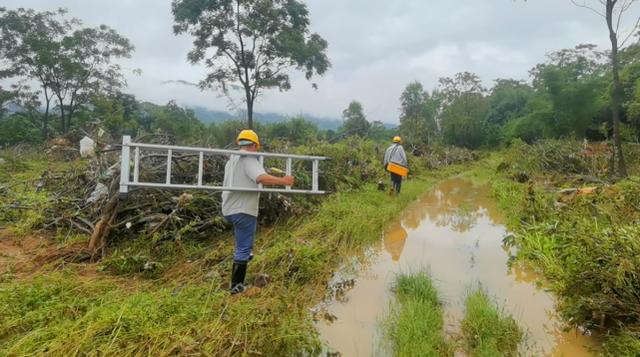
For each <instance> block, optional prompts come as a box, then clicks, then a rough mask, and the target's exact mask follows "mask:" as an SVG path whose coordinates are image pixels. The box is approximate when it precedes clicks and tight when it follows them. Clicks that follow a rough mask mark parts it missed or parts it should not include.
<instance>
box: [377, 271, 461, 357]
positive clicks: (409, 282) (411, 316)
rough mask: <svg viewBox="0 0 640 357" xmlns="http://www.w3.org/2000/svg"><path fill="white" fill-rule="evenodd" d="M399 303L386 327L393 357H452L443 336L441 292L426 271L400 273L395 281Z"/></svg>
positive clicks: (395, 306)
mask: <svg viewBox="0 0 640 357" xmlns="http://www.w3.org/2000/svg"><path fill="white" fill-rule="evenodd" d="M394 291H395V295H396V301H395V302H394V303H393V305H392V307H391V312H390V314H389V317H388V318H387V319H386V320H385V321H384V324H383V328H384V331H385V336H386V338H387V339H388V340H389V341H390V342H391V345H392V349H393V355H394V356H398V357H412V356H425V357H428V356H434V357H436V356H438V357H439V356H453V352H454V351H453V347H452V345H451V344H449V343H448V342H447V341H446V340H445V337H444V332H443V330H442V328H443V317H442V313H443V311H442V306H441V303H440V300H439V298H438V292H437V290H436V288H435V287H434V286H433V283H432V281H431V278H430V277H429V275H428V274H427V273H426V272H419V273H416V274H401V275H399V276H398V277H397V278H396V281H395V286H394Z"/></svg>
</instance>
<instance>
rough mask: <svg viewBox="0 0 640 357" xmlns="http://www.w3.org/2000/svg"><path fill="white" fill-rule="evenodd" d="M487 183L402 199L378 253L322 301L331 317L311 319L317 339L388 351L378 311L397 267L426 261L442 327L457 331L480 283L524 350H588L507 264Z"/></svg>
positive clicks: (523, 272)
mask: <svg viewBox="0 0 640 357" xmlns="http://www.w3.org/2000/svg"><path fill="white" fill-rule="evenodd" d="M502 222H504V219H503V216H502V215H501V214H500V212H498V209H497V207H496V204H495V202H494V201H493V200H492V198H491V195H490V189H489V187H488V186H474V184H473V183H472V182H470V181H467V180H464V179H453V180H449V181H446V182H443V183H441V184H440V185H438V186H437V187H435V188H434V189H433V190H432V191H431V192H429V193H427V194H425V195H424V196H423V197H421V198H420V200H418V201H416V202H415V203H414V204H412V205H411V206H410V207H408V208H407V209H406V210H405V211H404V212H403V214H402V215H401V217H400V219H399V220H398V221H397V222H395V223H394V224H392V225H391V226H390V227H389V230H388V231H387V232H386V234H385V236H384V239H383V241H382V242H381V244H380V249H381V253H380V254H378V255H376V256H374V257H373V258H372V259H371V264H369V265H367V268H365V269H364V270H363V271H361V272H360V273H359V276H358V279H357V280H356V284H355V286H354V288H353V289H352V290H350V291H348V292H347V293H346V295H347V296H346V299H344V300H342V301H343V302H340V301H333V302H331V303H330V304H329V305H328V307H327V309H328V310H329V311H330V313H331V314H332V315H335V316H337V320H336V321H335V322H333V323H319V324H318V325H317V326H318V329H319V331H320V334H321V336H322V338H323V339H324V340H326V341H327V342H328V344H329V345H330V346H331V347H332V349H334V350H337V351H339V352H341V353H342V355H343V356H372V355H375V356H380V355H383V356H384V355H388V353H385V352H383V351H382V350H380V348H379V347H378V346H379V345H380V342H379V341H380V337H379V334H380V332H379V329H378V325H379V319H380V318H381V317H383V316H385V314H386V312H387V308H388V306H389V302H390V300H391V299H392V293H391V291H390V289H389V287H390V285H391V284H392V282H393V280H394V278H395V276H396V275H397V274H398V273H399V272H406V271H415V270H416V269H420V268H425V267H428V268H429V270H430V272H431V274H432V276H433V278H434V282H435V284H436V286H437V288H438V291H439V293H440V296H441V297H442V299H443V300H444V301H443V303H444V308H445V315H446V316H445V324H446V331H447V332H449V333H454V334H455V333H457V331H458V323H459V321H460V320H461V319H462V317H463V314H464V306H463V302H464V297H465V294H466V293H467V291H468V290H469V288H470V287H472V286H477V285H478V284H480V285H482V286H483V287H484V288H485V289H487V290H488V292H489V294H490V295H492V296H495V297H496V299H497V300H498V301H500V302H501V303H502V305H504V309H505V310H506V311H507V312H509V313H511V314H512V315H513V316H514V317H515V318H516V320H518V321H519V323H520V325H521V326H523V328H524V329H525V330H526V334H527V336H528V342H527V343H528V345H527V346H526V351H525V349H523V351H522V352H523V354H524V355H536V356H541V355H545V356H589V355H590V354H589V352H588V350H587V349H586V348H585V347H584V346H585V345H592V344H593V341H591V339H590V338H588V337H585V336H582V335H580V334H576V333H575V332H569V333H566V332H563V331H562V329H561V326H560V324H559V322H558V321H559V319H558V317H557V316H556V313H555V310H554V309H555V304H554V299H553V297H552V296H551V295H550V294H549V293H547V292H545V291H544V290H543V289H541V288H540V287H539V286H538V285H537V284H536V281H538V280H539V277H538V275H536V274H535V272H534V271H532V270H531V269H529V268H528V267H526V266H522V265H514V266H513V267H512V268H509V267H508V254H507V253H506V248H505V247H504V246H503V244H502V238H503V237H504V236H505V235H506V234H507V233H508V232H507V230H506V228H505V227H504V225H503V224H502Z"/></svg>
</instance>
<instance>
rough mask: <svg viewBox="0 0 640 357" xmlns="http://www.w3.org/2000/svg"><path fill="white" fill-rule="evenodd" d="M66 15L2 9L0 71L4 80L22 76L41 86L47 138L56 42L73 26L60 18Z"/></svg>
mask: <svg viewBox="0 0 640 357" xmlns="http://www.w3.org/2000/svg"><path fill="white" fill-rule="evenodd" d="M65 13H66V11H65V10H62V9H59V10H57V11H56V12H51V11H46V12H36V11H34V10H25V9H18V10H14V11H9V10H7V9H6V8H0V56H1V57H2V58H3V59H4V63H5V64H6V67H5V68H2V69H1V70H0V79H6V78H14V77H20V78H26V79H29V80H34V81H37V82H38V83H39V85H40V87H41V89H42V95H43V96H44V105H45V107H44V114H43V118H42V136H43V139H46V138H47V137H48V136H49V112H50V107H51V100H52V99H53V93H52V91H51V86H52V84H53V79H52V76H51V69H52V68H53V67H55V63H54V59H53V53H52V52H53V49H52V48H51V47H52V43H53V42H54V41H55V40H54V39H55V38H57V37H59V36H62V35H63V34H64V33H65V32H66V31H68V30H69V29H70V27H71V26H72V24H71V23H70V22H69V21H68V20H64V21H59V20H58V19H57V17H60V16H64V14H65Z"/></svg>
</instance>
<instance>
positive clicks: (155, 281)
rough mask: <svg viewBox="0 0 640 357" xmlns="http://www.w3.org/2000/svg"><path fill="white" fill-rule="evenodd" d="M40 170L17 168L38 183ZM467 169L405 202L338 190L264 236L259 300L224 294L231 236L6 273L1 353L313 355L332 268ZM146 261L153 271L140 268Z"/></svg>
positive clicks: (134, 244)
mask: <svg viewBox="0 0 640 357" xmlns="http://www.w3.org/2000/svg"><path fill="white" fill-rule="evenodd" d="M26 165H27V166H29V165H30V164H29V163H27V164H26ZM38 165H43V163H42V162H39V163H38ZM36 166H37V165H36ZM42 168H43V167H42V166H38V167H33V169H32V170H31V171H29V173H27V172H26V171H24V170H25V169H24V168H22V169H21V170H23V171H21V172H23V173H24V174H25V175H28V174H30V175H31V178H28V179H30V180H32V179H33V177H35V176H36V175H40V174H41V172H40V171H41V169H42ZM460 169H461V167H454V168H447V169H444V170H441V171H437V172H435V171H434V172H431V173H429V177H428V178H416V179H411V180H409V181H407V182H406V184H405V185H404V187H403V193H402V195H400V196H399V197H390V196H389V195H388V194H387V193H385V192H380V191H377V190H376V189H375V188H374V187H373V186H372V185H370V186H366V187H364V188H363V189H362V190H360V191H355V192H345V193H336V194H334V195H331V196H329V197H327V198H326V199H325V200H324V202H323V203H322V204H321V205H320V206H319V207H318V208H317V210H316V211H315V213H313V214H312V215H310V216H307V217H302V218H297V219H294V220H291V221H290V222H288V223H285V224H282V225H279V226H276V227H271V228H268V227H265V228H261V229H260V230H259V233H258V236H257V240H256V247H255V250H254V251H255V254H256V257H255V260H254V261H253V262H252V263H251V264H250V266H249V272H248V281H249V282H251V281H252V279H253V277H255V276H257V275H258V274H260V273H266V274H269V275H270V277H271V283H270V284H269V285H267V287H265V288H264V289H262V291H260V292H259V293H258V294H257V295H255V296H242V297H230V296H229V295H228V293H227V292H226V288H227V285H228V279H229V275H228V274H229V271H230V263H231V262H230V259H229V257H230V256H231V255H232V250H233V243H232V242H233V241H232V238H231V236H230V234H229V233H223V234H217V233H216V235H215V236H211V237H210V239H208V240H207V241H206V242H205V243H203V242H202V241H199V242H198V241H191V240H180V241H164V242H161V243H159V244H158V243H154V242H152V240H151V239H148V238H147V239H145V238H144V237H140V238H137V239H133V240H130V241H122V242H118V246H117V247H114V248H115V249H114V254H112V255H111V256H109V257H107V258H106V259H105V260H104V261H103V262H102V263H100V264H99V265H97V266H96V265H82V264H68V263H67V264H63V265H61V264H59V262H55V263H53V264H51V265H49V266H45V267H44V268H43V269H42V270H40V271H38V272H37V273H36V274H32V275H28V276H21V277H18V276H10V277H8V278H6V279H3V280H2V282H0V356H5V355H6V356H13V355H51V356H67V355H75V354H78V355H91V354H100V355H106V356H116V355H117V356H122V355H143V354H144V355H158V356H162V355H186V354H204V355H216V356H246V355H257V354H262V355H270V356H273V355H278V356H280V355H286V356H290V355H301V354H306V355H315V354H317V353H319V351H320V347H321V346H320V341H319V339H318V337H317V332H316V330H315V328H314V326H313V324H312V322H311V318H310V315H309V313H308V308H309V307H311V306H313V304H315V303H316V302H317V301H319V300H320V299H321V298H322V297H323V296H324V293H325V288H326V286H325V282H326V281H327V280H328V278H329V277H330V276H331V274H332V272H333V270H334V269H335V268H336V267H337V266H339V263H340V262H341V260H342V259H344V258H346V257H348V256H349V255H350V254H353V253H354V252H357V251H358V250H361V249H362V248H364V247H366V246H367V245H369V244H370V243H372V242H376V241H378V240H379V239H380V234H381V233H382V232H383V230H384V229H385V228H386V226H387V225H388V224H389V222H390V221H391V220H393V219H394V218H395V217H396V216H397V214H398V213H399V212H400V211H401V210H402V209H403V208H404V207H405V206H406V205H408V204H409V203H410V202H411V201H413V200H414V199H415V198H417V197H418V196H419V195H420V194H421V193H423V192H424V191H426V190H427V189H428V188H429V187H430V186H431V185H432V184H433V183H435V182H436V181H437V180H438V179H439V178H443V177H446V176H448V175H450V174H451V173H454V172H456V170H460ZM25 179H27V178H25ZM13 223H16V222H15V221H13V222H12V224H13ZM18 223H19V222H18ZM25 229H26V230H28V227H25ZM149 260H151V261H157V262H158V263H159V264H157V265H156V266H155V267H156V268H158V270H157V271H151V272H149V271H145V269H144V263H146V262H147V261H149ZM96 270H97V272H96ZM141 270H142V271H141ZM69 341H73V343H69Z"/></svg>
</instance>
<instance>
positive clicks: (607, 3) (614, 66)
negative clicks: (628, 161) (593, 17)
mask: <svg viewBox="0 0 640 357" xmlns="http://www.w3.org/2000/svg"><path fill="white" fill-rule="evenodd" d="M571 2H572V3H573V4H574V5H576V6H578V7H581V8H585V9H588V10H590V11H592V12H594V13H596V14H598V16H601V17H602V18H604V19H605V20H606V22H607V28H608V30H609V40H610V41H611V54H610V57H611V58H610V60H611V72H612V75H613V84H612V87H611V109H612V121H613V142H614V150H613V154H612V156H611V173H612V174H614V175H615V174H617V175H619V176H621V177H626V176H627V167H626V165H625V161H624V154H623V152H622V142H621V139H620V107H621V103H622V86H621V85H620V61H619V57H618V53H619V52H620V50H621V49H622V48H623V47H624V46H625V45H626V44H627V41H628V40H629V39H630V38H631V37H632V36H633V35H634V34H635V33H636V31H637V30H638V26H639V25H640V16H639V17H638V18H637V19H635V20H634V22H633V26H632V27H631V28H630V29H628V30H627V33H625V34H622V33H621V32H622V31H623V30H622V29H621V26H622V24H623V22H624V21H623V18H624V15H625V14H628V13H629V10H630V9H631V8H632V6H633V5H634V4H635V3H636V2H638V0H571Z"/></svg>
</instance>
